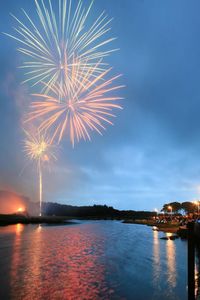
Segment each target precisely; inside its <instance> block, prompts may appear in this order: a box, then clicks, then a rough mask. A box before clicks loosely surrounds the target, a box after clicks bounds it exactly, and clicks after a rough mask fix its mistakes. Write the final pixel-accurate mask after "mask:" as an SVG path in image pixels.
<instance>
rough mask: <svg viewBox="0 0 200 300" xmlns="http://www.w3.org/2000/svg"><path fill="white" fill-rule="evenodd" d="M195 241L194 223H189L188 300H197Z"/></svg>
mask: <svg viewBox="0 0 200 300" xmlns="http://www.w3.org/2000/svg"><path fill="white" fill-rule="evenodd" d="M194 268H195V239H194V222H189V223H188V300H195V277H194V276H195V273H194Z"/></svg>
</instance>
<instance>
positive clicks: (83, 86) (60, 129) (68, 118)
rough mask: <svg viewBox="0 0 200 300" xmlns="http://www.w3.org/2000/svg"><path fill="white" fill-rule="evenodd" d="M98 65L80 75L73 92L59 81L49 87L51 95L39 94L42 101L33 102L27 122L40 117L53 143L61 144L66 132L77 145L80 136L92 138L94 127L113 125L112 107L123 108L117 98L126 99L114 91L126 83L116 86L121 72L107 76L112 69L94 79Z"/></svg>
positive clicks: (41, 126) (41, 124) (43, 130)
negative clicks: (92, 76)
mask: <svg viewBox="0 0 200 300" xmlns="http://www.w3.org/2000/svg"><path fill="white" fill-rule="evenodd" d="M97 67H98V65H97ZM94 68H95V67H94ZM94 68H90V70H88V72H87V74H85V75H84V76H82V75H81V76H80V78H79V87H78V88H76V89H75V90H72V92H71V93H70V94H69V91H68V88H67V86H66V85H63V87H62V89H60V86H59V84H55V85H54V86H51V87H50V88H49V89H50V92H51V94H49V95H46V94H35V95H34V96H36V97H38V98H40V100H39V101H35V102H33V103H32V105H31V110H30V112H29V113H28V116H27V118H26V121H25V122H32V121H34V120H37V121H39V120H40V122H39V127H38V129H39V130H40V131H41V132H45V133H46V132H48V134H49V135H50V136H51V137H52V139H51V142H54V141H56V142H57V143H60V141H61V139H62V138H63V135H64V133H65V132H66V133H67V134H69V136H70V140H71V143H72V145H73V146H74V144H75V141H77V142H79V141H80V139H84V140H86V139H89V140H90V139H91V138H90V134H89V131H90V130H92V131H97V132H98V133H99V134H102V130H105V126H104V124H106V123H107V124H111V125H112V124H113V123H112V122H111V121H110V118H112V117H115V115H114V114H113V113H112V110H113V109H121V106H120V105H119V104H117V103H116V101H118V100H121V99H123V98H122V97H118V96H113V95H112V94H111V92H114V91H116V90H119V89H120V88H122V87H123V86H122V85H113V82H115V80H116V79H118V78H119V77H120V76H121V75H118V76H115V77H111V78H109V79H107V77H108V75H109V72H110V71H111V69H109V70H106V71H104V72H103V73H102V74H100V75H99V76H98V77H96V78H92V79H91V74H92V73H93V72H94ZM75 76H77V75H75ZM60 96H61V99H60Z"/></svg>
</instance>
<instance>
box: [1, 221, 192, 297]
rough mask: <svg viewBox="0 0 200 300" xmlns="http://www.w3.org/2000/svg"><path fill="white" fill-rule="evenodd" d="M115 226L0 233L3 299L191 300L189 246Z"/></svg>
mask: <svg viewBox="0 0 200 300" xmlns="http://www.w3.org/2000/svg"><path fill="white" fill-rule="evenodd" d="M163 235H164V233H158V232H155V231H152V229H151V227H147V226H142V225H133V224H122V223H120V222H116V221H96V222H82V223H80V224H76V225H67V226H42V227H39V226H37V225H26V226H23V225H20V224H18V225H14V226H8V227H0V299H2V300H4V299H5V300H7V299H20V300H22V299H23V300H26V299H32V300H37V299H41V300H45V299H92V300H95V299H135V300H143V299H144V300H146V299H149V300H150V299H153V300H156V299H162V300H165V299H169V300H173V299H180V300H184V299H187V290H186V284H187V283H186V277H187V276H186V252H187V244H186V242H185V241H181V240H179V239H178V240H175V241H170V240H169V241H166V240H161V239H160V237H161V236H163Z"/></svg>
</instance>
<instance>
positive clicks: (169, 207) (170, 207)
mask: <svg viewBox="0 0 200 300" xmlns="http://www.w3.org/2000/svg"><path fill="white" fill-rule="evenodd" d="M168 209H170V210H171V220H172V206H171V205H169V206H168Z"/></svg>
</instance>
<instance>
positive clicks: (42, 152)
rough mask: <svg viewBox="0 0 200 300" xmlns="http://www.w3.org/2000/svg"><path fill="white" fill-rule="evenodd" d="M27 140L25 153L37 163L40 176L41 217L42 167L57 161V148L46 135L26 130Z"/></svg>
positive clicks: (25, 141)
mask: <svg viewBox="0 0 200 300" xmlns="http://www.w3.org/2000/svg"><path fill="white" fill-rule="evenodd" d="M24 132H25V135H26V139H25V140H24V151H25V154H26V156H27V157H28V158H29V159H30V160H31V161H34V162H36V163H37V171H38V175H39V202H40V216H41V214H42V192H43V184H42V166H43V163H44V162H50V160H52V159H53V160H56V159H57V158H56V155H55V146H54V145H52V143H51V141H50V138H48V137H47V136H45V135H42V134H40V133H39V132H38V133H37V134H31V133H30V132H28V131H26V130H24Z"/></svg>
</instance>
